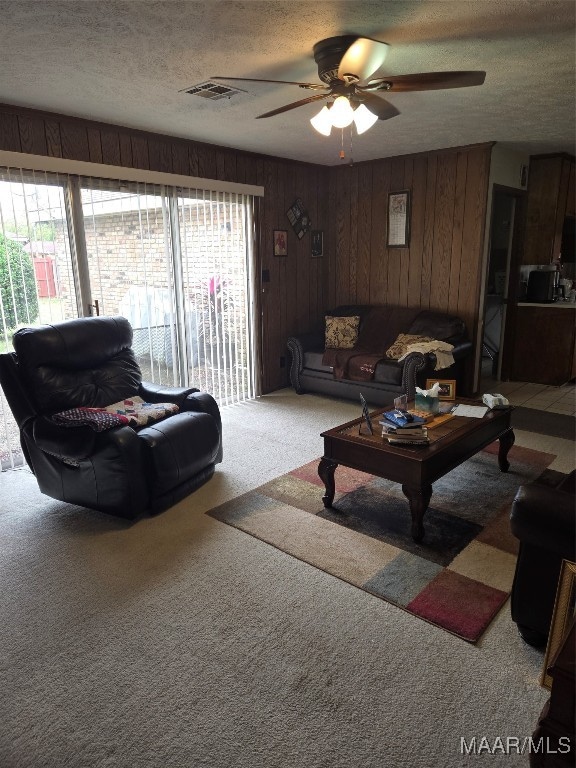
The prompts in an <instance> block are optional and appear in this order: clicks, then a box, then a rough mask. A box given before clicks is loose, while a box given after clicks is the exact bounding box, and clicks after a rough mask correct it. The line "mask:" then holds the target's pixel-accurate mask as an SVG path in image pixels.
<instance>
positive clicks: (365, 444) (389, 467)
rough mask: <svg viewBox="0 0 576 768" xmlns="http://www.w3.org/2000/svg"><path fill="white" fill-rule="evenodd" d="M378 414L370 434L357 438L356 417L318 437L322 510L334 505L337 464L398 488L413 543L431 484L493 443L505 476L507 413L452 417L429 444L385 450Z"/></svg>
mask: <svg viewBox="0 0 576 768" xmlns="http://www.w3.org/2000/svg"><path fill="white" fill-rule="evenodd" d="M458 402H459V403H463V404H466V405H481V403H480V402H478V401H477V400H462V399H460V398H459V399H458ZM383 410H391V409H390V408H385V409H383ZM383 410H379V411H374V412H372V413H371V417H372V424H373V427H374V434H373V435H370V434H360V429H361V427H362V425H364V429H363V431H364V432H367V428H366V426H365V422H364V420H363V419H362V418H359V419H356V420H355V421H349V422H348V423H347V424H342V425H341V426H339V427H334V429H329V430H328V431H327V432H322V434H321V437H323V438H324V455H323V457H322V459H321V460H320V464H319V466H318V474H319V475H320V478H321V480H322V482H323V483H324V486H325V488H326V493H325V495H324V496H323V497H322V500H323V502H324V506H325V507H328V508H329V507H331V506H332V502H333V501H334V494H335V490H336V489H335V483H334V472H335V470H336V467H337V466H338V465H339V464H343V465H344V466H346V467H351V468H352V469H358V470H360V471H361V472H367V473H369V474H371V475H377V476H378V477H384V478H386V479H387V480H392V481H393V482H396V483H401V484H402V491H403V493H404V495H405V496H406V498H407V499H408V502H409V504H410V514H411V515H412V538H413V539H414V541H417V542H418V541H421V540H422V538H423V537H424V524H423V519H424V514H425V512H426V510H427V509H428V505H429V503H430V499H431V498H432V483H433V482H434V481H436V480H438V479H439V478H441V477H443V476H444V475H446V474H447V473H448V472H450V471H451V470H452V469H454V468H455V467H457V466H459V465H460V464H462V463H463V462H464V461H466V460H467V459H469V458H470V457H471V456H474V454H475V453H478V451H481V450H482V448H485V447H486V446H487V445H490V443H493V442H494V441H495V440H499V442H500V447H499V450H498V464H499V466H500V470H501V471H502V472H507V471H508V467H509V466H510V464H509V462H508V459H507V456H508V451H509V450H510V448H511V447H512V446H513V445H514V432H513V431H512V428H511V426H510V419H511V414H512V410H513V409H512V408H506V409H502V410H494V411H490V410H489V411H488V412H487V413H486V415H485V416H484V417H483V418H481V419H475V418H468V417H464V416H454V417H453V418H452V419H450V420H449V421H446V422H444V423H443V424H441V425H439V426H437V427H435V428H433V429H429V430H428V436H429V438H430V444H429V445H426V446H420V445H410V446H398V445H390V443H388V441H387V440H386V439H383V438H382V436H381V432H382V428H381V426H380V424H379V423H378V421H379V419H380V418H381V414H382V413H383ZM478 491H479V492H480V491H481V489H480V488H479V489H478Z"/></svg>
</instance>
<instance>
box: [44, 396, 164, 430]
mask: <svg viewBox="0 0 576 768" xmlns="http://www.w3.org/2000/svg"><path fill="white" fill-rule="evenodd" d="M178 410H179V408H178V406H177V405H176V404H175V403H145V402H144V400H142V398H141V397H131V398H129V399H128V400H120V401H119V402H117V403H112V405H107V406H106V407H105V408H86V407H80V408H70V409H69V410H67V411H61V412H60V413H55V414H54V415H53V416H52V421H53V422H54V423H55V424H58V425H59V426H61V427H86V426H87V427H91V428H92V429H93V430H94V431H95V432H104V430H106V429H112V428H113V427H119V426H130V427H147V426H150V424H155V423H156V422H158V421H161V420H162V419H164V418H166V416H170V415H172V414H173V413H177V412H178Z"/></svg>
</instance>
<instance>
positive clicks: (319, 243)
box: [312, 229, 324, 259]
mask: <svg viewBox="0 0 576 768" xmlns="http://www.w3.org/2000/svg"><path fill="white" fill-rule="evenodd" d="M323 255H324V232H322V230H320V229H313V230H312V258H313V259H319V258H320V256H323Z"/></svg>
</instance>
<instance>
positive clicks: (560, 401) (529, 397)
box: [480, 360, 576, 416]
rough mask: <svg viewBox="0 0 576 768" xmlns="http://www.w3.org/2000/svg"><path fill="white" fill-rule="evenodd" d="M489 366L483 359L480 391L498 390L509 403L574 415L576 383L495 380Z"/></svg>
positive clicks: (575, 414) (575, 411)
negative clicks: (559, 385) (555, 384)
mask: <svg viewBox="0 0 576 768" xmlns="http://www.w3.org/2000/svg"><path fill="white" fill-rule="evenodd" d="M490 367H491V361H490V360H488V361H483V366H482V370H483V377H482V380H481V382H480V391H481V392H499V393H500V394H501V395H504V396H505V397H507V398H508V400H509V401H510V404H511V405H522V406H523V407H524V408H535V409H536V410H540V411H551V412H552V413H565V414H568V415H569V416H576V384H574V382H570V383H568V384H563V385H562V386H561V387H551V386H547V385H546V384H530V383H527V382H524V381H496V380H495V379H494V378H492V377H491V375H490Z"/></svg>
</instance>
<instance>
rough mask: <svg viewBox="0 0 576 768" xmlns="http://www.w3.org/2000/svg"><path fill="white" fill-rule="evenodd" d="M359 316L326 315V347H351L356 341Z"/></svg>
mask: <svg viewBox="0 0 576 768" xmlns="http://www.w3.org/2000/svg"><path fill="white" fill-rule="evenodd" d="M359 326H360V317H359V316H358V315H352V316H350V317H332V316H330V315H327V316H326V333H325V342H326V348H327V349H353V348H354V346H355V345H356V342H357V341H358V328H359Z"/></svg>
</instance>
